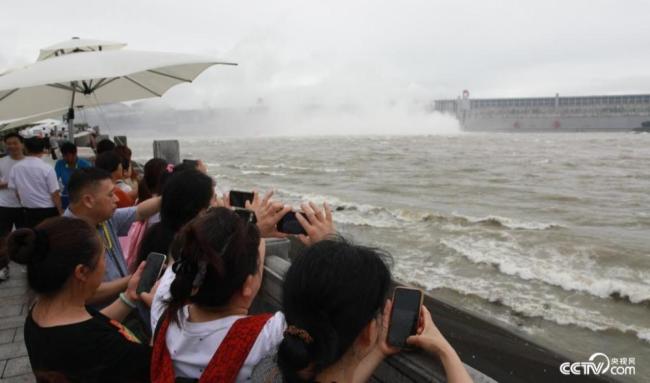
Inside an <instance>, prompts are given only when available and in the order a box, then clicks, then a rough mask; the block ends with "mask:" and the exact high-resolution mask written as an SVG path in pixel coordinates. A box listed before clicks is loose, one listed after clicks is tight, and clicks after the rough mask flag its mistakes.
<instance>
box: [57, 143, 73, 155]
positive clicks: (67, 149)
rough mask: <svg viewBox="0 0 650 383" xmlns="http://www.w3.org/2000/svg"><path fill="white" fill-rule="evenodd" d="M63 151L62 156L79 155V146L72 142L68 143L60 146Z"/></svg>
mask: <svg viewBox="0 0 650 383" xmlns="http://www.w3.org/2000/svg"><path fill="white" fill-rule="evenodd" d="M60 149H61V154H62V155H66V154H77V145H75V144H73V143H72V142H70V141H66V142H64V143H62V144H61V146H60Z"/></svg>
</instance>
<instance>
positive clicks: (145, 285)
mask: <svg viewBox="0 0 650 383" xmlns="http://www.w3.org/2000/svg"><path fill="white" fill-rule="evenodd" d="M166 261H167V256H166V255H165V254H160V253H155V252H153V251H152V252H151V253H149V255H147V264H146V265H145V266H144V270H142V275H141V276H140V282H139V283H138V287H137V288H136V289H135V292H136V293H138V294H140V293H142V292H146V293H148V292H150V291H151V289H152V288H153V285H155V284H156V281H157V280H158V278H159V277H160V273H161V272H162V270H163V267H165V262H166Z"/></svg>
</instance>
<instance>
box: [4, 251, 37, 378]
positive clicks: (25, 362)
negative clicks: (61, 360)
mask: <svg viewBox="0 0 650 383" xmlns="http://www.w3.org/2000/svg"><path fill="white" fill-rule="evenodd" d="M10 267H11V277H10V278H9V280H8V281H5V282H2V283H0V383H18V382H20V383H22V382H35V381H36V380H35V379H34V375H32V369H31V367H30V366H29V359H28V358H27V350H26V349H25V342H23V325H24V324H25V314H26V313H27V275H26V272H25V267H23V266H20V265H17V264H15V263H12V264H11V266H10Z"/></svg>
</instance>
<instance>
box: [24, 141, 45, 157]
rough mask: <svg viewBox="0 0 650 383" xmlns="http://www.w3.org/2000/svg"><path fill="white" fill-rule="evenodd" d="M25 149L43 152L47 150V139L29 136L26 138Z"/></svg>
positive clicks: (29, 151)
mask: <svg viewBox="0 0 650 383" xmlns="http://www.w3.org/2000/svg"><path fill="white" fill-rule="evenodd" d="M25 149H27V153H30V154H38V153H43V150H45V140H44V139H42V138H39V137H29V138H28V139H26V140H25Z"/></svg>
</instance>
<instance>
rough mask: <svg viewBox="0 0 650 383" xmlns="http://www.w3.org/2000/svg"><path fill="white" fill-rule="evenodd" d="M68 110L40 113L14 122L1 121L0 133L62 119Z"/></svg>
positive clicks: (16, 119) (13, 120)
mask: <svg viewBox="0 0 650 383" xmlns="http://www.w3.org/2000/svg"><path fill="white" fill-rule="evenodd" d="M67 110H68V108H64V109H58V110H53V111H49V112H44V113H38V114H35V115H32V116H27V117H22V118H15V119H12V120H7V121H1V122H0V133H5V132H9V131H12V130H19V129H21V128H24V127H27V126H32V125H35V124H37V123H38V122H39V121H41V120H44V119H47V118H55V117H61V116H63V115H65V114H66V112H67Z"/></svg>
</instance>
